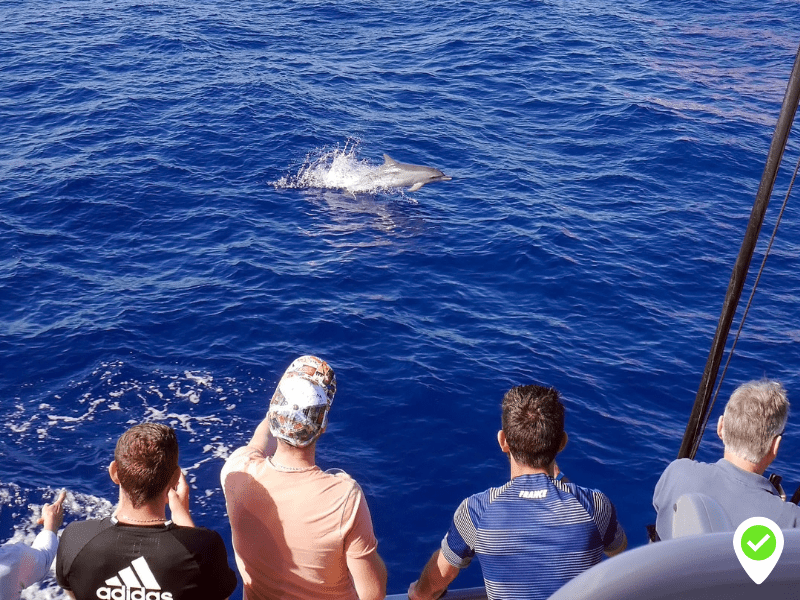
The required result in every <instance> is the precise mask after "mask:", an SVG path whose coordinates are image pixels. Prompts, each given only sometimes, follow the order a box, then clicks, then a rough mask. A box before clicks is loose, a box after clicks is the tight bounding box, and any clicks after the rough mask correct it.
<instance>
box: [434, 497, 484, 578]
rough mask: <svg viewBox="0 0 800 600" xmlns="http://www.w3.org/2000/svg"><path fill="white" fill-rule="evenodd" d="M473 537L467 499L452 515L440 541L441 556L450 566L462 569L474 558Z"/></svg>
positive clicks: (473, 528)
mask: <svg viewBox="0 0 800 600" xmlns="http://www.w3.org/2000/svg"><path fill="white" fill-rule="evenodd" d="M475 537H476V529H475V524H474V523H473V522H472V518H471V516H470V513H469V498H467V499H466V500H464V501H463V502H462V503H461V505H460V506H459V507H458V509H457V510H456V512H455V514H454V515H453V522H452V523H451V524H450V530H449V531H448V532H447V534H446V535H445V536H444V539H443V540H442V555H443V556H444V557H445V559H446V560H447V562H449V563H450V564H451V565H453V566H454V567H458V568H459V569H463V568H464V567H466V566H467V565H469V563H470V562H472V558H473V557H474V556H475Z"/></svg>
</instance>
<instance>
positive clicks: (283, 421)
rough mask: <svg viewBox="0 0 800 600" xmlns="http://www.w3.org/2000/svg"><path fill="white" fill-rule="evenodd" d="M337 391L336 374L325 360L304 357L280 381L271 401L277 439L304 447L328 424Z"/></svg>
mask: <svg viewBox="0 0 800 600" xmlns="http://www.w3.org/2000/svg"><path fill="white" fill-rule="evenodd" d="M334 394H336V375H335V374H334V372H333V369H331V367H330V366H329V365H328V363H326V362H325V361H324V360H321V359H319V358H317V357H316V356H301V357H300V358H298V359H296V360H294V361H293V362H292V364H291V365H289V368H288V369H286V372H285V373H284V374H283V377H281V380H280V381H279V382H278V387H277V388H276V389H275V393H274V394H273V395H272V399H271V400H270V403H269V412H268V413H267V417H268V418H269V429H270V431H271V432H272V435H274V436H275V437H276V438H279V439H282V440H284V441H285V442H287V443H289V444H291V445H292V446H296V447H298V448H304V447H306V446H308V445H309V444H311V443H312V442H313V441H314V440H316V439H317V438H318V437H319V434H320V433H322V430H323V429H325V426H326V425H327V424H328V409H330V407H331V403H333V396H334Z"/></svg>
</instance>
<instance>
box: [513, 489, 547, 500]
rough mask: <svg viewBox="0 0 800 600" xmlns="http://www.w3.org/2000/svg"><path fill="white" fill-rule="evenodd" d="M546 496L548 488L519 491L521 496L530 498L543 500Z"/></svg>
mask: <svg viewBox="0 0 800 600" xmlns="http://www.w3.org/2000/svg"><path fill="white" fill-rule="evenodd" d="M546 496H547V490H535V491H532V492H529V491H527V490H523V491H521V492H520V493H519V497H520V498H529V499H530V500H541V499H542V498H545V497H546Z"/></svg>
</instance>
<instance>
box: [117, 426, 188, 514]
mask: <svg viewBox="0 0 800 600" xmlns="http://www.w3.org/2000/svg"><path fill="white" fill-rule="evenodd" d="M114 460H115V461H116V462H117V475H118V477H119V483H120V485H121V486H122V489H123V490H125V492H126V493H127V494H128V497H130V499H131V502H132V503H133V507H134V508H139V507H140V506H142V505H143V504H145V503H147V502H149V501H151V500H153V499H154V498H156V497H158V495H159V494H160V493H161V492H163V491H164V488H166V487H167V486H168V485H169V484H170V481H171V479H172V477H173V475H175V469H177V468H178V438H177V436H176V435H175V430H174V429H172V427H167V426H166V425H162V424H160V423H142V424H141V425H134V426H133V427H131V428H130V429H128V431H126V432H125V433H123V434H122V435H121V436H120V438H119V440H117V447H116V449H115V450H114Z"/></svg>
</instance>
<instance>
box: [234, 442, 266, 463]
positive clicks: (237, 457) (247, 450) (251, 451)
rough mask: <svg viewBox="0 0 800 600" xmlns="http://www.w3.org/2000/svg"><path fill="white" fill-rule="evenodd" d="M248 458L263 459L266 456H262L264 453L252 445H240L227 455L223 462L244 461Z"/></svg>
mask: <svg viewBox="0 0 800 600" xmlns="http://www.w3.org/2000/svg"><path fill="white" fill-rule="evenodd" d="M248 460H262V461H263V460H266V456H264V453H263V452H262V451H261V450H259V449H258V448H255V447H254V446H241V447H240V448H237V449H236V450H234V451H233V452H231V453H230V454H229V455H228V458H226V459H225V464H226V465H228V464H229V463H236V462H246V461H248Z"/></svg>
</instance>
